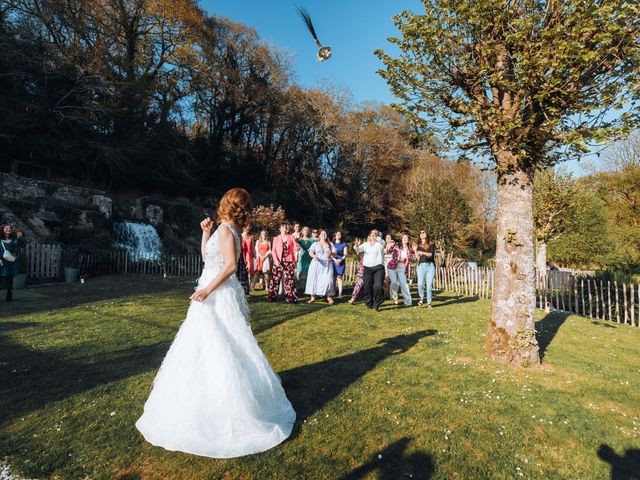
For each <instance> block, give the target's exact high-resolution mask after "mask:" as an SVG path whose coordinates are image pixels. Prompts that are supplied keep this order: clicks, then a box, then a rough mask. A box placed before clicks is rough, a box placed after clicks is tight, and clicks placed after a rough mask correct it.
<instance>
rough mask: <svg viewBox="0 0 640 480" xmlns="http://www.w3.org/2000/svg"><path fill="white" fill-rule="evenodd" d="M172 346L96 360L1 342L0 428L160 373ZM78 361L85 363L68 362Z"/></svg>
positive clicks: (89, 355) (82, 354)
mask: <svg viewBox="0 0 640 480" xmlns="http://www.w3.org/2000/svg"><path fill="white" fill-rule="evenodd" d="M169 345H170V342H162V343H156V344H152V345H146V346H140V347H132V348H128V349H124V350H118V351H115V352H113V351H112V352H105V353H103V354H98V355H96V354H92V353H91V352H90V351H87V352H82V351H81V350H78V349H68V350H62V351H59V352H57V353H50V352H43V351H39V350H32V349H30V348H27V347H25V346H23V345H19V344H16V343H13V342H11V341H8V340H7V339H6V338H2V339H0V425H2V424H3V423H5V422H8V421H10V420H11V419H14V418H18V417H20V416H21V415H23V414H25V413H28V412H31V411H35V410H38V409H40V408H42V407H44V406H45V405H47V404H48V403H50V402H55V401H58V400H62V399H65V398H68V397H71V396H73V395H75V394H77V393H80V392H84V391H86V390H90V389H92V388H95V387H98V386H100V385H105V384H108V383H110V382H114V381H117V380H121V379H124V378H128V377H131V376H133V375H137V374H139V373H142V372H147V371H151V370H153V369H156V368H158V365H160V363H161V362H162V359H163V358H164V355H165V354H166V352H167V350H168V349H169ZM67 354H68V355H74V356H76V357H78V356H80V358H82V359H84V360H85V362H84V363H80V361H77V360H72V359H70V358H68V357H67Z"/></svg>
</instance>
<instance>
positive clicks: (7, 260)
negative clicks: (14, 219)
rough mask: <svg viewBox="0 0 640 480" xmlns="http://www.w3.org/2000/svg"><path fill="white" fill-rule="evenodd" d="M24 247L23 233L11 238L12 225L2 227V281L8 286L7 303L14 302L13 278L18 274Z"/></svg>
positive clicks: (0, 274) (0, 257)
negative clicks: (21, 249) (18, 259)
mask: <svg viewBox="0 0 640 480" xmlns="http://www.w3.org/2000/svg"><path fill="white" fill-rule="evenodd" d="M21 246H22V231H20V230H17V231H16V238H13V239H12V238H11V225H8V224H6V223H4V224H2V225H0V281H2V282H3V283H6V285H7V297H6V300H7V302H10V301H11V300H13V277H15V276H16V275H17V274H18V262H17V258H16V257H17V254H18V248H20V247H21Z"/></svg>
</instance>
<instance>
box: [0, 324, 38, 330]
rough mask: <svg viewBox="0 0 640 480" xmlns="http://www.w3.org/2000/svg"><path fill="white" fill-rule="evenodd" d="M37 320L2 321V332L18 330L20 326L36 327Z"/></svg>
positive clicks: (0, 325) (0, 326)
mask: <svg viewBox="0 0 640 480" xmlns="http://www.w3.org/2000/svg"><path fill="white" fill-rule="evenodd" d="M38 325H39V324H38V323H36V322H0V332H8V331H10V330H18V329H20V328H29V327H36V326H38Z"/></svg>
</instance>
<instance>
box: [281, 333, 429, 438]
mask: <svg viewBox="0 0 640 480" xmlns="http://www.w3.org/2000/svg"><path fill="white" fill-rule="evenodd" d="M436 333H438V332H437V330H432V329H430V330H422V331H419V332H415V333H411V334H407V335H398V336H396V337H391V338H385V339H383V340H380V341H379V342H378V344H377V346H375V347H372V348H368V349H366V350H361V351H359V352H355V353H351V354H349V355H344V356H342V357H337V358H331V359H329V360H323V361H321V362H317V363H312V364H310V365H304V366H301V367H297V368H294V369H292V370H287V371H285V372H282V373H280V377H281V378H282V383H283V385H284V387H285V391H286V392H287V396H288V397H289V400H290V401H291V403H292V404H293V407H294V409H295V411H296V414H297V421H296V426H295V427H294V432H293V434H292V435H291V438H294V437H296V436H297V434H298V433H299V430H300V427H301V424H302V422H303V421H304V420H306V419H307V418H309V417H310V416H311V415H313V414H314V413H315V412H316V411H317V410H319V409H321V408H322V407H323V406H324V405H325V404H327V403H328V402H329V401H331V400H332V399H334V398H335V397H337V396H338V395H340V393H341V392H342V391H343V390H344V389H345V388H347V387H348V386H349V385H351V384H352V383H354V382H355V381H357V380H358V379H359V378H361V377H362V376H364V375H365V374H366V373H367V372H369V371H371V370H373V369H374V368H375V367H376V366H377V365H378V364H379V363H380V362H381V361H383V360H384V359H386V358H388V357H390V356H392V355H398V354H401V353H404V352H406V351H407V350H409V349H410V348H412V347H413V346H415V345H416V344H417V343H418V341H419V340H420V339H422V338H424V337H426V336H429V335H435V334H436Z"/></svg>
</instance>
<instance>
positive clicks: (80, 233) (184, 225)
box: [0, 172, 206, 250]
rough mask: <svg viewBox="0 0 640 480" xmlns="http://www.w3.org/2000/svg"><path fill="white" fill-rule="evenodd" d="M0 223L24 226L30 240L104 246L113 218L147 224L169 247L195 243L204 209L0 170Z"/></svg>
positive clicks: (194, 245) (184, 202)
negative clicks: (37, 178)
mask: <svg viewBox="0 0 640 480" xmlns="http://www.w3.org/2000/svg"><path fill="white" fill-rule="evenodd" d="M0 192H1V194H0V222H9V223H11V224H13V225H15V226H16V227H19V228H22V229H23V230H24V231H25V234H26V238H27V239H28V240H29V241H35V242H62V243H65V244H75V245H80V246H86V247H90V246H92V245H95V246H96V247H100V248H104V247H108V246H109V245H110V243H111V230H112V226H113V222H117V221H120V220H131V221H137V222H144V223H150V224H151V225H153V226H154V227H156V229H157V230H158V233H159V234H160V237H161V238H162V240H163V242H164V244H165V246H167V247H169V248H170V249H172V250H175V249H180V248H183V249H186V250H189V249H192V248H197V246H198V245H199V236H200V230H199V226H198V224H199V222H200V220H202V218H203V216H204V215H205V213H206V210H205V209H204V208H202V207H199V206H197V205H194V204H192V203H190V202H189V201H188V200H187V199H166V198H159V197H150V196H140V197H136V196H131V195H130V196H128V197H126V198H124V197H118V196H114V195H111V194H110V193H109V192H105V191H101V190H95V189H89V188H84V187H78V186H74V185H68V184H63V183H56V182H50V181H44V180H34V179H31V178H27V177H21V176H17V175H13V174H8V173H2V172H0Z"/></svg>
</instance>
